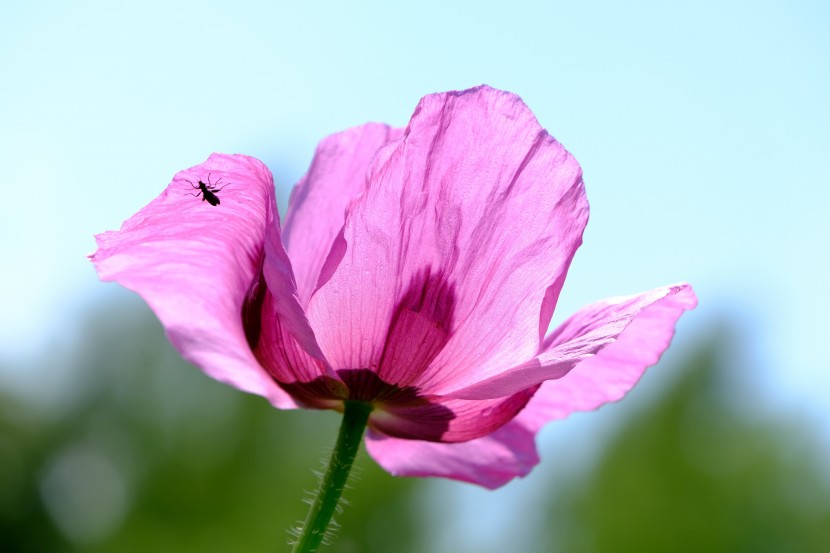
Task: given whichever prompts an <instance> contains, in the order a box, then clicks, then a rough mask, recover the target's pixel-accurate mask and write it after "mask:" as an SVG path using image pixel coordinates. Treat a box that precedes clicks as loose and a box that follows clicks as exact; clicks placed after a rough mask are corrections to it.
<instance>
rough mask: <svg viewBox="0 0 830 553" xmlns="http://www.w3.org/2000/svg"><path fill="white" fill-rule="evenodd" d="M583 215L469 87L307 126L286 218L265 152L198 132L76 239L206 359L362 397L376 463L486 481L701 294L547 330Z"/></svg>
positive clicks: (521, 116)
mask: <svg viewBox="0 0 830 553" xmlns="http://www.w3.org/2000/svg"><path fill="white" fill-rule="evenodd" d="M218 183H221V184H218ZM203 185H204V187H205V188H207V190H208V191H210V190H212V189H213V190H216V192H215V196H216V197H217V198H218V199H220V200H221V203H219V204H218V205H212V204H213V202H206V201H203V196H204V195H205V194H204V189H202V188H201V187H202V186H203ZM208 199H210V198H208ZM587 220H588V203H587V200H586V198H585V192H584V189H583V183H582V173H581V170H580V167H579V165H578V164H577V162H576V160H574V158H573V157H572V156H571V155H570V154H569V153H568V152H567V151H565V149H564V148H563V147H562V146H561V145H560V144H559V143H558V142H556V140H554V139H553V138H552V137H551V136H550V135H549V134H548V133H547V132H546V131H545V130H543V129H542V128H541V127H540V126H539V124H538V123H537V121H536V119H535V118H534V116H533V114H532V113H531V112H530V110H529V109H528V108H527V107H526V106H525V105H524V103H522V101H521V100H520V99H519V98H518V97H517V96H515V95H512V94H509V93H506V92H501V91H498V90H494V89H492V88H488V87H478V88H474V89H470V90H465V91H463V92H449V93H445V94H435V95H431V96H427V97H425V98H424V99H423V100H421V102H420V104H419V105H418V107H417V108H416V110H415V113H414V114H413V116H412V119H411V121H410V123H409V126H408V127H407V128H406V129H404V130H399V129H392V128H390V127H387V126H386V125H379V124H368V125H364V126H362V127H357V128H354V129H350V130H347V131H345V132H342V133H339V134H336V135H333V136H330V137H328V138H326V139H325V140H323V142H322V143H321V144H320V146H319V147H318V149H317V152H316V155H315V157H314V161H313V162H312V165H311V169H310V170H309V172H308V174H307V175H306V176H305V177H303V178H302V179H301V180H300V182H299V183H298V184H297V186H296V188H295V189H294V191H293V193H292V195H291V200H290V202H289V207H288V213H287V215H286V217H285V222H284V224H282V225H281V224H280V219H279V215H278V213H277V207H276V202H275V199H274V186H273V180H272V177H271V174H270V172H269V171H268V169H267V168H266V167H265V166H264V165H263V164H262V163H261V162H259V161H257V160H256V159H253V158H250V157H246V156H241V155H234V156H229V155H223V154H214V155H212V156H210V158H208V160H207V161H205V162H204V163H202V164H200V165H197V166H195V167H192V168H190V169H187V170H184V171H182V172H180V173H178V174H177V175H176V176H175V177H174V178H173V181H172V182H171V183H170V184H169V185H168V187H167V189H166V190H165V191H164V192H163V193H162V194H161V195H160V196H159V197H158V198H156V199H155V200H153V201H152V202H151V203H150V204H149V205H148V206H146V207H145V208H144V209H142V210H141V211H139V212H138V213H137V214H136V215H134V216H133V217H131V218H130V219H129V220H127V221H126V222H125V223H124V225H123V226H122V227H121V230H120V231H117V232H116V231H111V232H106V233H104V234H101V235H99V236H98V237H97V241H98V246H99V249H98V251H97V252H96V253H95V254H93V256H92V260H93V262H94V263H95V266H96V268H97V270H98V272H99V274H100V277H101V279H102V280H107V281H109V280H114V281H117V282H119V283H121V284H122V285H123V286H125V287H127V288H129V289H131V290H134V291H135V292H137V293H138V294H139V295H141V296H142V297H143V298H144V299H145V300H146V301H147V303H148V304H149V305H150V307H151V308H152V309H153V310H154V311H155V312H156V314H157V315H158V317H159V319H160V320H161V322H162V324H163V325H164V327H165V328H166V330H167V335H168V336H169V338H170V340H171V342H172V343H173V345H174V346H175V347H176V348H177V349H178V350H179V352H180V353H181V354H182V355H183V356H184V357H185V358H186V359H187V360H189V361H190V362H192V363H194V364H195V365H198V366H199V367H201V368H202V370H204V371H205V372H206V373H207V374H208V375H210V376H212V377H213V378H215V379H217V380H221V381H222V382H226V383H228V384H230V385H232V386H235V387H237V388H239V389H241V390H245V391H247V392H251V393H254V394H259V395H262V396H265V397H266V398H268V400H269V401H270V402H271V403H272V404H273V405H275V406H276V407H279V408H283V409H290V408H296V407H311V408H322V409H327V408H328V409H342V404H343V400H344V399H356V400H363V401H366V402H371V403H372V404H373V405H374V406H375V409H374V411H373V412H372V414H371V417H370V419H369V432H368V434H367V447H368V451H369V453H370V454H371V455H372V457H374V458H375V459H376V460H377V462H378V463H379V464H380V465H381V466H383V467H384V468H385V469H387V470H388V471H389V472H391V473H393V474H398V475H410V476H444V477H448V478H455V479H458V480H465V481H468V482H473V483H476V484H480V485H482V486H486V487H489V488H495V487H498V486H501V485H503V484H505V483H506V482H508V481H509V480H510V479H512V478H514V477H516V476H524V475H525V474H527V473H528V472H529V471H530V469H531V468H532V467H533V466H535V465H536V464H537V463H538V462H539V459H538V456H537V453H536V448H535V443H534V439H535V434H536V433H537V432H538V431H539V429H540V428H541V427H542V426H543V425H544V424H545V423H546V422H548V421H550V420H554V419H558V418H562V417H565V416H567V415H568V414H569V413H572V412H574V411H584V410H590V409H595V408H597V407H599V406H600V405H602V404H604V403H606V402H609V401H615V400H618V399H620V398H621V397H622V396H624V395H625V394H626V392H627V391H628V390H629V389H630V388H631V387H632V386H633V385H634V384H635V383H636V382H637V380H638V379H639V378H640V376H641V375H642V373H643V371H644V370H645V368H646V367H648V366H650V365H652V364H654V363H656V362H657V360H658V358H659V357H660V355H661V354H662V352H663V351H664V350H665V349H666V347H668V345H669V342H670V340H671V337H672V335H673V333H674V325H675V323H676V321H677V319H678V318H679V317H680V315H681V313H682V312H683V311H684V310H687V309H691V308H693V307H694V306H695V304H696V299H695V296H694V293H693V292H692V289H691V287H690V286H689V285H687V284H678V285H674V286H668V287H665V288H658V289H656V290H652V291H650V292H646V293H644V294H639V295H636V296H629V297H621V298H614V299H610V300H605V301H602V302H599V303H596V304H593V305H590V306H587V307H585V308H583V309H582V310H581V311H579V312H578V313H577V314H575V315H574V316H572V317H571V318H570V319H568V320H567V321H566V322H565V323H564V324H563V325H561V326H560V327H559V328H557V329H556V330H554V331H553V332H552V333H550V334H548V335H547V336H545V332H546V329H547V327H548V323H549V322H550V319H551V316H552V314H553V310H554V307H555V306H556V302H557V298H558V297H559V292H560V290H561V289H562V285H563V283H564V281H565V274H566V272H567V270H568V266H569V265H570V262H571V259H572V258H573V255H574V253H575V252H576V249H577V248H578V247H579V245H580V243H581V241H582V232H583V229H584V227H585V224H586V222H587Z"/></svg>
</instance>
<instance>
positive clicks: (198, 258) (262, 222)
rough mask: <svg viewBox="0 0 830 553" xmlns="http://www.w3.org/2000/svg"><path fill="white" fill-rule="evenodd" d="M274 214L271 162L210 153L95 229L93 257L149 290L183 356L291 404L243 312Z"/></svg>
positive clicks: (145, 294)
mask: <svg viewBox="0 0 830 553" xmlns="http://www.w3.org/2000/svg"><path fill="white" fill-rule="evenodd" d="M200 182H201V183H202V184H204V185H205V187H206V188H208V187H209V188H208V190H210V188H213V189H214V190H216V192H215V194H214V196H215V199H217V200H218V202H217V204H216V205H213V202H211V201H210V197H209V196H208V198H205V197H204V196H206V194H204V191H203V190H202V189H200V188H199V187H200V184H199V183H200ZM211 193H212V192H211ZM212 194H213V193H212ZM276 212H277V211H276V202H275V199H274V183H273V179H272V177H271V173H270V171H268V168H267V167H265V165H263V164H262V163H261V162H260V161H258V160H256V159H254V158H250V157H247V156H241V155H233V156H231V155H224V154H213V155H211V156H210V157H209V158H208V159H207V161H205V162H204V163H202V164H199V165H196V166H194V167H191V168H190V169H186V170H184V171H181V172H179V173H177V174H176V176H175V177H174V178H173V181H172V182H171V183H170V184H169V185H168V187H167V188H166V189H165V190H164V192H162V193H161V195H159V196H158V197H157V198H156V199H155V200H153V201H152V202H150V204H148V205H147V206H146V207H144V208H143V209H142V210H141V211H139V212H138V213H136V214H135V215H133V216H132V217H131V218H130V219H128V220H127V221H126V222H125V223H124V224H123V225H122V226H121V229H120V230H118V231H109V232H105V233H103V234H99V235H98V236H96V240H97V243H98V250H97V251H96V252H95V253H94V254H93V255H92V256H91V259H92V261H93V263H94V264H95V268H96V269H97V271H98V274H99V276H100V278H101V280H104V281H116V282H118V283H120V284H121V285H122V286H124V287H125V288H128V289H130V290H132V291H134V292H136V293H138V295H140V296H141V297H142V298H144V300H145V301H146V302H147V303H148V304H149V305H150V308H151V309H152V310H153V311H154V312H155V313H156V315H157V316H158V318H159V320H160V321H161V323H162V325H164V328H165V331H166V332H167V336H168V337H169V338H170V341H171V342H172V344H173V346H174V347H175V348H176V349H177V350H178V351H179V353H181V355H182V357H184V358H185V359H186V360H188V361H190V362H191V363H193V364H195V365H197V366H199V367H201V368H202V370H204V371H205V373H207V374H208V375H210V376H211V377H213V378H215V379H217V380H219V381H222V382H225V383H228V384H230V385H232V386H234V387H236V388H239V389H240V390H244V391H246V392H251V393H254V394H258V395H262V396H265V397H267V398H268V399H269V400H270V401H271V402H272V403H273V404H274V405H275V406H277V407H282V408H291V407H296V404H295V402H294V400H293V399H292V398H291V397H290V396H289V395H288V394H286V393H285V392H284V391H283V390H281V389H280V388H279V387H278V386H277V384H276V383H275V382H274V381H273V379H272V378H271V377H270V376H269V375H268V373H267V372H266V371H265V370H263V368H262V367H261V366H260V364H259V363H258V362H257V360H256V359H255V358H254V355H253V353H252V352H251V348H250V346H249V343H248V338H247V337H246V329H245V328H244V324H243V318H242V310H243V305H244V303H245V300H246V296H247V294H248V291H249V289H250V287H251V285H252V283H253V282H255V281H256V280H257V279H258V278H259V275H260V271H261V267H262V259H263V243H264V237H265V231H266V228H267V227H269V226H272V225H276V224H277V222H276V221H275V220H274V217H275V215H276Z"/></svg>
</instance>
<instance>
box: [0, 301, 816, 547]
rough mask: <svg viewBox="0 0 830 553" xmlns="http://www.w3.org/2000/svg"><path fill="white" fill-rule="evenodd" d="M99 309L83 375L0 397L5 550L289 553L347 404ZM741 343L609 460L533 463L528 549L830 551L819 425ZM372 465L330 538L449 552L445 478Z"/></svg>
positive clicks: (120, 305) (604, 453) (693, 369)
mask: <svg viewBox="0 0 830 553" xmlns="http://www.w3.org/2000/svg"><path fill="white" fill-rule="evenodd" d="M82 324H83V325H84V328H83V331H82V332H81V333H80V334H81V335H82V336H84V337H85V342H83V343H79V344H78V345H77V349H76V351H75V355H74V358H73V360H72V364H73V365H75V366H74V374H77V375H78V378H77V380H75V381H73V383H72V386H71V388H70V389H66V390H63V393H62V394H59V395H58V396H55V397H56V399H53V400H41V401H37V402H32V401H31V400H30V401H23V400H22V399H21V398H14V397H10V396H7V397H4V398H3V399H2V403H0V430H1V432H0V551H3V552H4V553H41V552H89V553H97V552H124V553H130V552H136V553H139V552H148V551H154V552H166V551H170V552H176V553H183V552H190V551H192V552H200V553H211V552H217V553H219V552H228V551H246V552H257V551H261V552H273V551H284V550H285V551H287V550H288V546H287V541H288V537H289V534H288V530H289V528H290V527H291V526H292V524H295V523H296V521H299V520H301V519H302V518H303V517H304V514H305V508H306V506H305V504H304V503H303V502H302V498H303V497H307V491H308V490H310V489H313V487H314V485H315V476H314V474H313V472H312V469H316V468H319V467H320V464H321V462H322V460H323V459H324V458H325V452H326V450H327V448H328V447H330V445H331V443H333V440H334V437H335V433H336V426H337V423H338V416H337V415H336V414H335V413H331V412H308V411H303V412H282V411H278V410H275V409H273V408H272V407H270V406H269V405H268V404H267V402H266V401H265V400H263V399H262V398H259V397H256V396H250V395H246V394H243V393H241V392H238V391H236V390H234V389H232V388H229V387H226V386H223V385H221V384H219V383H216V382H214V381H212V380H210V379H208V378H207V377H205V376H204V375H202V374H201V373H200V372H199V371H198V370H197V369H196V368H194V367H192V366H189V365H187V364H186V363H184V362H183V361H181V360H180V359H179V357H178V356H177V354H176V352H175V351H173V349H172V348H171V346H170V345H169V344H168V343H167V341H166V339H165V337H164V335H163V331H162V329H161V327H160V325H159V324H158V323H157V321H156V320H155V319H154V317H153V316H152V314H151V313H149V311H148V310H147V309H146V307H143V306H142V305H141V304H140V303H139V302H138V300H135V301H126V302H114V303H113V304H111V305H110V306H109V307H108V308H106V309H104V310H99V311H97V312H95V313H92V314H90V315H89V317H88V319H87V320H86V321H83V323H82ZM736 343H740V340H739V339H737V338H736V337H734V336H733V335H732V334H731V333H730V331H729V328H721V329H718V331H717V332H713V333H712V334H711V336H710V337H701V338H700V339H699V344H698V345H697V347H695V348H693V349H694V351H695V352H696V353H695V354H694V356H693V357H692V358H690V359H688V361H687V362H686V363H684V364H683V366H661V367H659V370H660V371H669V372H672V373H675V375H674V377H673V378H672V379H671V383H670V385H669V386H668V387H667V388H666V389H665V390H663V392H662V393H660V394H658V395H657V397H656V398H653V399H652V400H651V401H646V402H645V404H644V405H641V406H639V408H638V409H636V410H634V411H632V410H630V409H629V410H628V413H627V414H624V415H625V416H623V417H622V419H621V420H619V421H616V424H615V425H614V428H613V430H612V431H611V433H610V437H609V438H607V439H606V443H605V444H604V445H602V446H601V448H600V450H599V454H598V455H597V456H596V458H595V459H592V461H591V462H590V463H587V464H585V465H584V466H582V467H580V468H578V469H570V470H569V471H565V472H562V471H559V473H557V470H556V469H557V467H558V463H557V462H556V461H555V460H546V461H544V462H543V463H542V465H541V466H540V467H538V468H537V469H536V471H534V473H533V474H532V475H531V478H535V479H537V481H538V482H539V483H540V485H545V486H549V488H550V489H548V490H544V494H543V495H544V496H545V497H546V499H545V501H544V502H543V505H541V512H536V513H534V514H533V516H532V517H531V516H530V513H528V523H527V524H524V525H522V527H519V528H515V531H516V532H521V533H522V537H521V540H520V541H521V543H522V544H523V545H522V547H524V548H526V550H528V551H533V552H537V551H538V552H544V551H563V552H571V551H575V552H581V551H584V552H594V551H596V552H600V551H609V552H611V551H638V552H643V551H661V552H662V551H696V552H700V551H724V552H726V551H730V552H735V551H746V552H753V553H756V552H766V551H770V552H773V551H799V552H800V551H804V552H808V551H815V552H817V553H818V552H823V551H827V545H828V544H830V490H829V489H828V485H827V484H828V482H827V479H826V477H827V472H826V470H824V472H822V467H820V466H818V457H817V456H816V455H815V453H816V450H815V448H814V443H813V439H814V437H812V436H810V435H809V434H808V433H807V431H806V428H807V427H806V426H805V425H803V424H800V423H799V421H797V420H794V419H791V418H789V419H788V418H786V417H780V416H777V417H776V418H774V419H769V418H768V419H767V420H764V419H763V418H759V417H758V415H757V413H755V414H753V413H752V412H750V411H751V409H749V410H747V408H746V406H743V407H742V406H741V405H742V404H741V403H739V402H735V401H732V400H731V399H730V398H733V397H736V396H735V393H734V392H735V391H736V390H737V389H740V388H741V387H746V386H749V383H748V382H742V380H741V379H742V378H743V377H740V376H737V377H736V371H734V370H732V371H730V370H729V369H728V366H729V364H730V362H731V361H730V360H734V357H735V356H734V350H735V344H736ZM730 352H731V353H730ZM664 365H665V364H664ZM30 369H31V367H30ZM745 369H751V367H747V368H745ZM751 373H752V371H751V370H741V371H738V372H737V374H738V375H751ZM647 378H648V377H647ZM617 407H618V406H617V405H612V406H609V407H607V408H604V409H601V410H600V411H599V412H597V413H595V414H592V415H590V416H596V417H602V416H606V413H607V414H610V415H613V416H617V415H618V414H619V413H620V410H619V409H616V408H617ZM559 424H562V423H559ZM577 439H579V438H577ZM584 439H586V440H590V439H595V437H592V436H585V437H584ZM554 453H555V457H557V458H559V459H564V458H567V456H568V451H557V452H554ZM358 465H359V466H360V467H361V468H360V469H359V470H358V474H357V476H356V477H355V478H354V479H353V480H352V487H351V489H349V490H347V492H346V494H345V497H346V500H347V501H348V503H347V504H346V505H344V508H343V511H342V513H341V514H340V515H339V516H338V517H337V520H338V522H339V523H340V525H341V526H342V528H341V529H340V530H339V531H338V532H337V534H336V539H335V541H334V544H333V545H332V546H331V547H328V548H327V550H328V551H332V552H343V553H347V552H403V553H406V552H419V551H437V550H439V549H437V548H438V547H440V546H439V545H437V543H436V541H435V540H434V539H433V530H434V529H433V528H430V526H429V524H428V520H427V518H425V517H424V516H423V512H422V510H423V506H424V505H425V504H428V502H426V503H425V499H424V494H425V493H428V492H429V490H430V488H429V486H428V482H426V481H424V480H418V479H403V478H395V477H392V476H390V475H388V474H386V473H385V472H383V471H382V470H381V469H380V468H378V467H377V465H375V464H374V462H373V461H372V460H371V459H370V458H369V457H368V456H365V455H362V456H361V458H360V459H359V461H358ZM824 469H826V467H824ZM551 474H553V475H554V477H553V478H550V477H547V476H549V475H551ZM457 485H458V486H466V484H460V483H459V484H457ZM538 508H539V507H538V506H537V509H538ZM471 541H472V540H471ZM517 541H518V540H517ZM455 550H458V549H455ZM478 550H479V551H481V550H482V549H478ZM484 550H487V549H484ZM492 550H493V551H495V550H496V549H492Z"/></svg>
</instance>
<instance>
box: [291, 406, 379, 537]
mask: <svg viewBox="0 0 830 553" xmlns="http://www.w3.org/2000/svg"><path fill="white" fill-rule="evenodd" d="M344 403H345V408H344V410H343V422H342V423H341V424H340V433H339V434H338V435H337V444H336V445H335V446H334V451H333V452H332V454H331V459H330V460H329V467H328V469H327V470H326V474H325V475H324V476H323V479H322V480H321V481H320V488H319V489H318V490H317V494H316V495H315V497H314V502H313V503H312V504H311V508H310V509H309V511H308V516H306V519H305V522H304V523H303V527H302V530H301V534H300V536H299V539H298V540H297V543H295V544H294V548H293V549H292V550H291V551H292V553H312V552H314V551H317V548H318V547H320V544H321V543H322V541H323V538H324V537H325V535H326V529H327V528H328V526H329V523H330V522H331V517H332V515H334V511H335V510H336V509H337V503H338V501H340V495H341V494H342V493H343V488H344V487H345V486H346V481H347V480H348V479H349V472H351V469H352V463H354V458H355V455H357V450H358V448H359V447H360V439H361V438H362V437H363V431H364V430H365V429H366V422H367V421H368V420H369V413H371V412H372V406H371V405H369V404H368V403H364V402H362V401H348V400H347V401H345V402H344Z"/></svg>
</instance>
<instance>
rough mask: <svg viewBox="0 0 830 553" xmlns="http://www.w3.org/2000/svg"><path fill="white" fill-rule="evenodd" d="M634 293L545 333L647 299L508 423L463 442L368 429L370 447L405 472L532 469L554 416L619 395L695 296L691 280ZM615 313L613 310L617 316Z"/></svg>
mask: <svg viewBox="0 0 830 553" xmlns="http://www.w3.org/2000/svg"><path fill="white" fill-rule="evenodd" d="M658 290H661V291H652V292H649V293H646V294H641V295H640V296H634V297H631V298H617V299H611V300H605V301H603V302H600V303H597V304H594V305H591V306H589V307H586V308H585V309H583V310H581V311H580V312H579V313H577V314H576V315H574V317H572V318H571V319H569V320H568V321H567V322H566V323H565V324H563V325H562V326H560V327H559V328H558V329H557V331H556V332H554V333H552V334H551V335H550V336H549V337H548V340H546V344H545V347H547V348H548V350H553V349H555V348H556V347H557V346H561V345H563V344H567V343H570V342H572V341H574V340H576V339H578V337H579V336H580V335H582V333H591V332H593V331H594V330H596V329H597V324H598V320H606V321H607V320H608V319H609V315H610V313H611V312H613V311H616V310H620V311H623V312H624V311H626V310H628V309H630V307H631V306H632V305H642V301H638V299H639V300H643V299H645V298H651V299H652V300H653V299H654V298H655V297H660V296H662V299H658V300H656V301H652V302H651V303H649V304H647V305H646V306H644V307H642V308H641V309H640V311H639V313H638V315H637V316H636V317H635V318H634V320H633V321H631V322H630V323H629V324H628V325H626V326H625V328H624V329H623V330H622V332H621V333H619V334H618V336H617V337H616V339H615V340H614V341H613V342H611V343H610V344H608V345H607V346H605V347H604V348H602V349H600V350H599V351H598V352H597V353H596V354H595V355H592V356H590V357H587V358H586V359H584V360H583V361H581V362H579V363H578V364H577V365H576V366H575V367H573V368H572V369H571V370H570V371H569V372H567V374H565V375H564V376H562V377H561V378H558V379H556V380H549V381H547V382H544V383H543V384H542V385H541V386H540V387H539V389H538V390H537V391H536V393H535V394H534V395H533V397H532V398H531V399H530V401H529V402H528V403H527V405H526V406H525V408H524V409H523V410H522V411H521V412H520V413H519V414H518V415H517V416H516V417H515V418H514V419H513V420H512V421H510V422H509V423H508V424H506V425H505V426H502V427H501V428H499V429H498V430H496V431H495V432H493V433H492V434H490V435H488V436H485V437H483V438H479V439H475V440H471V441H468V442H463V443H432V442H426V441H417V440H403V439H398V438H391V437H388V436H385V435H383V434H382V433H380V432H377V431H373V432H370V433H369V435H368V437H367V442H366V443H367V449H368V451H369V453H370V454H371V455H372V457H373V458H374V459H375V460H376V461H377V462H378V464H380V465H381V466H382V467H383V468H384V469H386V470H387V471H389V472H390V473H392V474H395V475H399V476H442V477H446V478H452V479H455V480H462V481H465V482H471V483H474V484H479V485H481V486H485V487H487V488H491V489H492V488H497V487H499V486H502V485H504V484H506V483H507V482H509V481H510V480H511V479H512V478H515V477H521V476H525V475H527V474H528V473H529V472H530V470H531V469H532V468H533V467H534V466H536V465H537V464H538V463H539V457H538V454H537V452H536V444H535V436H536V434H537V433H538V431H539V430H540V429H541V428H542V426H543V425H544V424H545V423H546V422H549V421H551V420H555V419H561V418H564V417H566V416H567V415H569V414H571V413H573V412H576V411H589V410H593V409H596V408H598V407H600V406H601V405H603V404H605V403H608V402H610V401H617V400H619V399H621V398H622V397H623V396H624V395H625V394H626V393H627V392H628V391H629V390H630V389H631V388H632V387H633V386H634V384H636V383H637V381H638V380H639V378H640V377H641V376H642V374H643V372H644V371H645V369H646V368H647V367H648V366H650V365H653V364H654V363H656V362H657V360H658V359H659V358H660V355H661V354H662V352H663V351H665V349H666V348H667V347H668V345H669V342H670V341H671V338H672V336H673V334H674V327H675V323H676V322H677V319H678V318H679V317H680V315H681V314H682V313H683V312H684V311H686V310H688V309H692V308H694V306H695V305H696V304H697V300H696V298H695V295H694V293H693V292H692V289H691V287H689V286H688V285H678V286H676V287H671V288H666V289H658ZM610 318H614V317H613V316H612V317H610Z"/></svg>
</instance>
